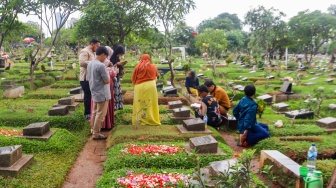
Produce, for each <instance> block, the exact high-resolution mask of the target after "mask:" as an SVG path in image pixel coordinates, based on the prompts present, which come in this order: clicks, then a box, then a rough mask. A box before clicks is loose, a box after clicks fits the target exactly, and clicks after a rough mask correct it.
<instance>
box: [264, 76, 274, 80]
mask: <svg viewBox="0 0 336 188" xmlns="http://www.w3.org/2000/svg"><path fill="white" fill-rule="evenodd" d="M274 78H275V77H274V76H272V75H271V76H267V77H266V79H269V80H270V79H274Z"/></svg>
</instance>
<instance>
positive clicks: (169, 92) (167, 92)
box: [162, 86, 177, 96]
mask: <svg viewBox="0 0 336 188" xmlns="http://www.w3.org/2000/svg"><path fill="white" fill-rule="evenodd" d="M162 93H163V94H164V96H167V95H172V94H173V95H177V89H176V88H174V87H173V86H168V87H165V88H163V89H162Z"/></svg>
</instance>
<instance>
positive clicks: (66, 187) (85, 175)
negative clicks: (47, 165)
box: [63, 132, 110, 188]
mask: <svg viewBox="0 0 336 188" xmlns="http://www.w3.org/2000/svg"><path fill="white" fill-rule="evenodd" d="M102 134H104V135H105V136H108V135H109V134H110V132H102ZM105 154H106V141H105V140H98V141H96V140H92V138H89V140H88V141H87V143H86V144H85V146H84V148H83V150H82V151H81V152H80V153H79V156H78V157H77V159H76V162H75V164H74V165H73V166H72V168H71V170H70V172H69V174H68V177H67V180H66V181H65V182H64V184H63V188H93V187H95V184H96V181H97V179H98V178H99V177H100V176H101V175H102V173H103V163H104V162H105V160H106V156H105Z"/></svg>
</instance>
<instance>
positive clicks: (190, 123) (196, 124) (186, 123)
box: [183, 118, 205, 131]
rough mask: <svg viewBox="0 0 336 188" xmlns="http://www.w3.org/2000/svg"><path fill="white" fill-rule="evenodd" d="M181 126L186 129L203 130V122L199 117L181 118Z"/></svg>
mask: <svg viewBox="0 0 336 188" xmlns="http://www.w3.org/2000/svg"><path fill="white" fill-rule="evenodd" d="M183 127H184V128H186V129H187V130H188V131H205V122H204V121H203V120H202V119H201V118H195V119H187V120H183Z"/></svg>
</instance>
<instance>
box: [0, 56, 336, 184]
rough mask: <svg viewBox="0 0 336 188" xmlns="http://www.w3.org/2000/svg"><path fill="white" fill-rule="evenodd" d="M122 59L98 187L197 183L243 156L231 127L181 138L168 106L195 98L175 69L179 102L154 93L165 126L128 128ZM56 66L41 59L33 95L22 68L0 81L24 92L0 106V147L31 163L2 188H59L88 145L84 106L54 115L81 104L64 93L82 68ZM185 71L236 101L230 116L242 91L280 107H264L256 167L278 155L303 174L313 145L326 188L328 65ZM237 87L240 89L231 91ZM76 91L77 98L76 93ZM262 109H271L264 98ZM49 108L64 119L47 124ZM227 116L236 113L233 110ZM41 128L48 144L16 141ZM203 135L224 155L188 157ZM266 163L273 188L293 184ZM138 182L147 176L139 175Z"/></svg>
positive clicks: (254, 177) (330, 145) (129, 96)
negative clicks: (286, 91) (264, 135)
mask: <svg viewBox="0 0 336 188" xmlns="http://www.w3.org/2000/svg"><path fill="white" fill-rule="evenodd" d="M126 58H127V60H128V61H129V62H130V63H129V64H128V65H127V66H126V67H125V71H126V73H125V76H124V77H123V79H122V89H123V93H124V102H125V107H124V109H123V110H120V111H117V112H116V126H115V128H114V129H113V130H112V131H110V132H106V133H104V134H108V135H109V138H108V140H107V141H106V153H105V154H104V155H106V160H105V159H104V160H105V162H104V163H103V167H104V168H103V171H102V172H101V173H102V175H101V176H100V177H99V178H98V179H97V182H96V187H123V186H125V187H126V183H125V182H126V181H124V180H126V179H128V180H129V179H132V178H136V177H137V178H142V179H143V181H151V179H150V178H159V179H160V178H161V179H162V182H165V181H168V180H167V179H170V180H171V179H175V180H176V181H178V180H185V179H186V177H187V176H188V179H189V180H190V179H191V178H192V177H193V176H195V174H194V172H197V169H198V167H199V168H201V169H206V168H205V167H207V166H209V163H211V162H215V161H222V160H226V159H232V158H233V157H234V156H237V155H236V154H239V153H240V152H242V149H241V148H239V150H237V147H234V146H233V145H234V143H235V142H237V141H238V140H237V139H238V134H237V131H236V130H232V129H230V128H228V127H221V129H220V130H219V131H217V130H216V129H213V128H211V127H209V126H208V129H209V130H211V133H197V134H195V133H193V132H189V133H184V134H183V133H181V132H180V131H179V129H178V128H177V126H176V125H181V124H182V122H181V121H179V120H177V119H176V118H174V116H175V115H176V114H173V113H172V112H171V111H170V109H169V106H168V102H170V101H176V100H180V101H181V102H182V104H183V106H185V107H188V106H189V105H190V104H191V103H192V101H191V99H192V98H191V97H190V96H188V95H186V94H185V92H183V86H184V78H185V77H186V74H185V72H184V71H180V70H177V71H176V75H175V80H176V81H175V84H176V85H180V86H182V89H177V92H178V95H179V97H164V96H163V94H162V93H161V92H160V90H161V89H158V91H159V104H160V119H161V123H162V125H161V126H158V127H152V126H138V127H135V126H132V125H131V119H132V118H131V116H132V102H133V86H132V83H131V74H132V72H133V68H134V66H135V65H136V62H137V60H136V57H132V56H131V55H130V54H126ZM56 60H57V62H56ZM54 61H55V63H54V65H53V67H54V70H52V69H51V67H50V66H48V63H49V61H47V60H46V61H45V62H44V63H43V64H42V65H43V66H44V68H40V70H38V71H36V72H35V78H36V80H35V82H34V87H35V88H34V90H30V89H29V81H28V78H29V64H28V63H25V62H24V60H21V59H20V60H19V59H17V60H12V62H13V64H12V67H11V69H10V70H5V71H4V73H2V74H1V75H0V77H1V78H4V79H1V80H0V83H1V84H0V86H1V90H2V91H5V90H6V89H9V88H15V87H17V86H24V87H25V92H24V94H23V96H22V97H19V98H15V99H8V98H5V97H3V98H1V108H0V114H1V115H0V130H1V131H0V147H5V146H14V145H22V151H23V154H29V155H33V156H34V159H33V161H32V162H31V163H30V165H28V166H27V168H26V169H24V170H22V172H21V173H19V174H18V175H16V176H13V177H12V176H0V187H13V188H14V187H41V186H43V187H62V186H63V185H64V182H66V180H67V177H69V176H70V175H69V172H71V168H72V166H73V165H74V163H75V161H76V159H77V157H78V155H79V154H80V152H81V150H82V149H83V147H84V145H85V144H88V142H91V141H92V140H90V135H89V132H90V126H89V123H88V121H87V120H85V119H84V117H83V115H82V114H83V105H82V104H79V105H75V103H76V102H75V103H74V102H71V104H67V109H71V110H70V111H69V110H64V109H63V108H62V107H61V109H55V108H54V109H53V106H54V105H56V106H57V105H60V104H59V103H60V101H59V100H60V99H64V98H68V97H74V96H76V97H77V98H76V100H78V96H80V94H79V95H77V94H70V90H72V89H73V88H77V87H79V82H78V76H79V68H78V62H77V60H76V59H75V57H74V56H70V58H69V59H68V60H62V59H60V58H59V57H58V56H57V57H54ZM314 61H316V62H319V61H320V59H318V58H317V59H315V60H314ZM153 62H154V63H156V65H157V66H158V68H166V67H168V65H167V64H160V61H159V60H158V59H156V58H154V59H153ZM219 62H221V61H220V60H219ZM72 63H76V64H77V67H75V68H73V67H72ZM176 64H178V60H177V62H176V63H175V64H174V65H175V67H177V68H181V67H178V66H176ZM182 64H188V65H189V66H190V68H191V69H194V70H196V72H197V74H202V75H199V78H200V83H201V84H202V83H204V80H205V79H207V78H212V79H213V80H214V81H215V83H216V84H217V85H219V86H221V87H222V88H224V89H225V90H226V91H227V93H228V94H229V97H231V98H232V97H233V101H232V107H233V106H234V105H235V104H237V103H238V101H239V100H240V99H241V98H242V97H243V96H244V93H243V92H242V91H239V88H241V87H244V86H246V85H247V84H254V85H255V86H256V88H257V94H256V97H255V98H257V97H259V96H263V95H265V94H268V95H270V96H272V100H271V101H274V100H278V101H276V102H271V103H268V104H266V108H265V110H264V111H263V113H262V116H261V117H259V116H258V121H259V122H263V123H266V124H268V125H269V127H270V133H271V138H269V139H265V140H263V141H261V142H259V143H258V144H257V145H255V146H253V147H249V148H246V149H249V150H252V149H255V153H254V160H256V161H258V160H259V158H260V154H261V151H262V150H278V151H280V152H281V153H283V154H285V155H286V156H288V157H289V158H290V159H291V160H293V161H295V162H296V163H298V164H300V165H305V160H306V153H307V150H308V148H309V146H310V145H311V143H312V142H315V143H316V146H317V148H318V150H319V155H318V159H319V160H318V162H317V169H318V170H321V171H322V173H323V180H324V185H325V186H327V185H328V184H329V180H330V179H331V176H332V173H333V169H334V168H335V162H336V161H335V160H331V159H330V155H331V154H333V153H335V148H336V132H334V131H335V130H336V126H335V123H333V119H328V120H326V121H322V123H316V122H317V121H318V120H320V119H323V118H327V117H333V118H336V116H335V114H336V113H335V112H336V108H335V106H336V105H333V104H336V85H335V84H334V83H333V81H332V80H333V78H334V72H333V71H330V69H328V68H329V64H327V63H324V62H322V63H321V65H319V67H317V66H315V67H309V69H307V70H305V71H303V70H300V71H298V70H297V69H296V68H295V66H296V64H295V63H293V62H290V63H289V64H288V65H289V66H288V69H287V70H286V69H284V63H283V62H281V64H275V65H271V66H265V67H264V70H260V69H254V70H252V67H253V65H251V66H249V64H247V63H244V64H241V62H240V60H237V61H236V63H231V64H229V65H226V64H224V63H219V64H218V65H217V68H216V74H215V75H214V74H213V72H212V65H211V64H208V63H207V62H206V61H203V60H201V59H193V60H192V62H191V63H188V62H185V61H183V62H182ZM251 64H252V63H251ZM248 66H249V67H248ZM270 76H273V77H274V78H273V77H270ZM286 77H287V78H286ZM289 77H291V78H292V79H293V81H291V79H290V78H289ZM169 78H170V73H169V72H168V73H166V74H164V75H162V76H160V78H159V80H158V83H163V88H165V87H167V86H168V85H167V80H169ZM284 80H290V81H291V83H292V90H291V91H292V92H293V94H291V95H288V96H286V97H283V96H282V97H281V95H282V94H283V93H281V92H280V91H279V90H280V89H281V88H282V86H283V83H284ZM239 85H241V87H237V86H239ZM321 87H323V88H321ZM73 92H74V93H75V90H73ZM289 96H290V97H289ZM293 96H294V97H293ZM307 99H310V100H307ZM265 100H266V102H268V101H267V99H265ZM280 102H283V103H286V104H287V105H288V107H286V109H284V111H281V109H280V107H275V106H274V104H275V103H280ZM319 104H320V105H319ZM61 106H62V105H61ZM52 109H53V110H55V111H57V113H61V114H62V116H52V115H51V114H52V112H51V111H52ZM303 109H306V110H308V111H312V112H314V115H313V116H307V117H308V119H299V118H300V117H301V116H300V115H294V116H295V119H294V118H291V116H290V115H291V113H288V111H293V110H298V112H299V113H303V112H305V111H304V110H303ZM286 112H287V115H286ZM190 113H192V114H193V111H192V110H190ZM229 113H230V114H232V110H230V111H229ZM48 114H49V115H48ZM288 114H289V115H288ZM278 120H281V121H282V122H283V125H282V126H281V127H276V126H274V123H275V122H277V121H278ZM37 122H49V124H50V128H51V130H53V131H55V133H54V134H53V135H52V136H51V137H50V138H49V139H48V140H44V141H41V140H36V139H26V138H18V137H16V136H18V135H21V134H23V129H24V128H25V127H26V126H28V125H29V124H32V123H37ZM207 135H211V136H212V137H213V138H214V139H215V140H216V141H217V142H218V151H221V152H220V154H218V155H217V154H193V153H194V152H195V151H191V152H189V151H187V150H185V148H188V145H189V140H190V138H194V137H200V136H207ZM88 140H89V141H88ZM146 147H147V148H146ZM148 147H149V148H148ZM244 149H245V148H244ZM241 157H242V156H241ZM79 158H80V157H79ZM83 164H85V163H83ZM255 164H258V162H256V163H255ZM270 164H271V165H273V167H272V169H273V171H274V172H275V173H277V174H276V176H275V177H276V178H275V179H274V180H275V181H276V182H277V183H276V185H278V186H279V185H281V186H283V187H294V184H295V180H296V179H295V176H288V174H286V171H285V173H284V172H282V171H283V170H285V168H286V165H285V166H283V167H278V166H277V165H276V164H272V163H270ZM98 165H100V163H99V164H98ZM279 169H280V170H279ZM142 173H144V174H146V175H147V176H140V175H141V174H142ZM83 174H84V173H83ZM85 174H87V173H85ZM162 174H163V175H162ZM269 174H271V172H269ZM268 177H269V176H268V175H267V174H266V175H265V174H261V173H260V172H258V170H256V171H253V173H252V174H251V186H252V187H268V185H272V183H270V180H269V178H268ZM82 178H83V179H84V178H85V177H82ZM146 178H147V179H146ZM222 180H224V178H222ZM179 183H180V184H178V185H175V187H185V185H183V184H185V183H186V182H185V181H184V182H183V181H180V182H179ZM158 187H160V186H158Z"/></svg>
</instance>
